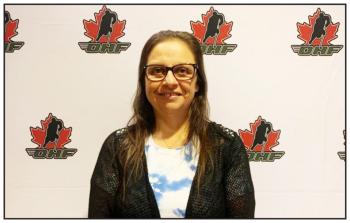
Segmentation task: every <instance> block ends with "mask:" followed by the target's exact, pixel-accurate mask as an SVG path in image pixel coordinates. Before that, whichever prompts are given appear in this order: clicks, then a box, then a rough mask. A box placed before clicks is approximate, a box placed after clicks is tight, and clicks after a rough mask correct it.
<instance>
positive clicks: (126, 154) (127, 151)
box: [119, 30, 214, 198]
mask: <svg viewBox="0 0 350 223" xmlns="http://www.w3.org/2000/svg"><path fill="white" fill-rule="evenodd" d="M169 39H179V40H182V41H184V42H185V43H186V44H187V45H188V47H189V48H190V49H191V51H192V53H193V54H194V56H195V61H196V64H197V65H198V70H197V86H198V91H197V92H196V93H195V96H194V98H193V101H192V103H191V105H190V109H189V122H190V123H189V133H188V137H187V140H188V141H189V140H192V141H193V143H194V145H195V147H196V148H198V149H199V154H200V155H199V161H198V185H197V186H198V187H199V185H200V182H201V179H202V177H203V175H204V173H205V172H206V170H207V168H212V167H214V163H213V158H212V146H211V141H210V138H209V137H208V124H209V105H208V100H207V79H206V76H205V72H204V64H203V54H202V50H201V46H200V44H199V42H198V40H197V39H196V38H195V37H194V36H193V35H192V34H190V33H187V32H179V31H170V30H167V31H161V32H158V33H156V34H154V35H153V36H151V38H150V39H149V40H148V41H147V42H146V44H145V46H144V47H143V50H142V54H141V59H140V64H139V71H138V72H139V75H138V86H137V90H136V95H135V98H134V102H133V111H134V114H133V115H132V117H131V119H130V120H129V122H128V128H127V134H126V137H125V138H124V139H123V140H122V146H121V147H122V148H123V149H119V151H120V154H119V161H120V164H121V167H122V169H123V172H122V188H123V197H124V198H125V189H126V186H127V185H128V183H129V181H130V178H131V177H133V178H135V179H136V178H138V177H140V176H141V175H142V174H143V173H142V172H143V171H144V169H143V159H144V157H143V156H144V152H143V150H144V145H145V140H146V138H147V137H148V136H149V135H150V134H151V133H152V131H153V130H154V127H155V116H154V112H153V108H152V106H151V104H150V103H149V101H148V100H147V97H146V92H145V74H144V66H145V65H146V63H147V60H148V56H149V54H150V52H151V51H152V49H153V48H154V46H156V45H157V44H158V43H160V42H163V41H165V40H169ZM208 164H209V165H208Z"/></svg>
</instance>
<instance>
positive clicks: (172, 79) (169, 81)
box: [164, 70, 178, 86]
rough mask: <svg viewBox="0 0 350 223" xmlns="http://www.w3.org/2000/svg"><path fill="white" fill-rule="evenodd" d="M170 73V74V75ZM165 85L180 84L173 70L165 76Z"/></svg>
mask: <svg viewBox="0 0 350 223" xmlns="http://www.w3.org/2000/svg"><path fill="white" fill-rule="evenodd" d="M169 72H170V74H169ZM164 83H166V84H168V85H170V86H176V85H177V84H178V82H177V80H176V78H175V76H174V73H173V72H172V71H171V70H169V71H168V73H167V75H166V76H165V79H164Z"/></svg>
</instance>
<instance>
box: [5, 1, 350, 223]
mask: <svg viewBox="0 0 350 223" xmlns="http://www.w3.org/2000/svg"><path fill="white" fill-rule="evenodd" d="M4 22H5V24H4V28H5V35H4V38H5V39H4V41H5V43H4V48H5V53H4V55H5V152H4V155H5V159H4V160H5V217H6V218H42V217H44V218H85V217H87V212H88V198H89V190H90V178H91V175H92V171H93V168H94V166H95V163H96V160H97V156H98V154H99V151H100V149H101V145H102V143H103V141H104V140H105V138H106V137H107V136H108V135H109V134H110V133H111V132H112V131H114V130H116V129H119V128H122V127H125V126H126V124H127V121H128V120H129V118H130V116H131V114H132V113H131V106H132V99H133V96H134V94H135V90H136V84H137V70H138V63H139V59H140V55H141V50H142V47H143V45H144V44H145V42H146V40H147V39H148V38H149V37H150V36H151V35H152V34H154V33H156V32H158V31H160V30H168V29H170V30H181V31H187V32H190V33H192V34H193V35H194V36H195V37H196V38H197V39H198V41H199V42H200V43H201V45H202V51H203V54H204V62H205V69H206V73H207V79H208V89H209V90H208V97H209V103H210V117H211V120H213V121H215V122H217V123H220V124H222V125H224V126H226V127H228V128H230V129H233V130H234V131H236V132H237V133H238V134H239V136H240V137H241V139H242V141H243V143H244V145H245V147H246V150H247V153H248V155H249V160H250V167H251V173H252V178H253V182H254V187H255V198H256V212H255V216H256V217H257V218H344V217H345V192H346V191H345V189H346V188H345V183H346V182H345V135H346V130H345V87H346V86H345V76H346V74H345V26H346V24H345V22H346V21H345V5H207V4H205V5H5V11H4Z"/></svg>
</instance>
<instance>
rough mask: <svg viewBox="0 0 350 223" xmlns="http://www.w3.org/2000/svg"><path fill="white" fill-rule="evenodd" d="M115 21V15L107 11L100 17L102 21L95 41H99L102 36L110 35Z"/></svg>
mask: <svg viewBox="0 0 350 223" xmlns="http://www.w3.org/2000/svg"><path fill="white" fill-rule="evenodd" d="M116 21H117V14H116V13H115V12H112V13H111V12H110V11H109V10H108V9H107V11H106V12H105V14H104V15H103V17H102V21H101V24H100V30H99V31H98V35H97V38H96V41H99V40H100V38H101V36H102V35H106V36H108V37H109V35H110V34H111V33H112V30H113V29H112V26H113V24H114V23H115V22H116Z"/></svg>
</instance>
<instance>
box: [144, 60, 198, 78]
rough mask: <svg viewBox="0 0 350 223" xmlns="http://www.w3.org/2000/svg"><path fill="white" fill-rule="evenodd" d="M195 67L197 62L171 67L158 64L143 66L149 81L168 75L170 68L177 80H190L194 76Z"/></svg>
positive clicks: (196, 67)
mask: <svg viewBox="0 0 350 223" xmlns="http://www.w3.org/2000/svg"><path fill="white" fill-rule="evenodd" d="M197 69H198V65H197V64H177V65H175V66H172V67H167V66H164V65H158V64H150V65H146V66H144V71H145V74H146V76H147V78H148V80H150V81H162V80H164V79H165V77H166V76H167V75H168V72H169V70H171V72H172V73H173V74H174V77H175V78H176V79H177V80H179V81H184V80H191V79H192V78H193V77H194V75H195V73H196V70H197Z"/></svg>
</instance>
